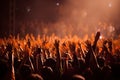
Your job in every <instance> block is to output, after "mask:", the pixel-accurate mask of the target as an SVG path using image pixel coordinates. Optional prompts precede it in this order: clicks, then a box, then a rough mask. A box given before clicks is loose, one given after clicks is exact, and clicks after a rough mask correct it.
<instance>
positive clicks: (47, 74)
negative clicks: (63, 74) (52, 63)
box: [41, 66, 54, 80]
mask: <svg viewBox="0 0 120 80" xmlns="http://www.w3.org/2000/svg"><path fill="white" fill-rule="evenodd" d="M41 76H42V77H43V79H44V80H53V79H54V75H53V70H52V68H51V67H46V66H44V67H43V68H42V69H41Z"/></svg>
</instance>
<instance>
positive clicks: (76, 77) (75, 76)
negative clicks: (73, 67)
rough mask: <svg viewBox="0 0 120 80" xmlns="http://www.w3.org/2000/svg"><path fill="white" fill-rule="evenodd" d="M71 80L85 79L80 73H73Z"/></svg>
mask: <svg viewBox="0 0 120 80" xmlns="http://www.w3.org/2000/svg"><path fill="white" fill-rule="evenodd" d="M71 80H85V78H84V77H83V76H81V75H78V74H75V75H73V76H72V79H71Z"/></svg>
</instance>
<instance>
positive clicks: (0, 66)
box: [0, 60, 9, 79]
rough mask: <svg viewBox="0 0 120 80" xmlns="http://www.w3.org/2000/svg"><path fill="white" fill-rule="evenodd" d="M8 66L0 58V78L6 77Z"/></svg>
mask: <svg viewBox="0 0 120 80" xmlns="http://www.w3.org/2000/svg"><path fill="white" fill-rule="evenodd" d="M8 73H9V67H8V65H7V63H6V62H4V61H1V60H0V79H5V78H6V77H8Z"/></svg>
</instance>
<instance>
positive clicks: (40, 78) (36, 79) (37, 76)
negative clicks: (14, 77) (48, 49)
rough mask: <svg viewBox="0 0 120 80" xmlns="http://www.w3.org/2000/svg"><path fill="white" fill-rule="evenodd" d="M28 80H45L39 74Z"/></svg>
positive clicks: (32, 75) (31, 76)
mask: <svg viewBox="0 0 120 80" xmlns="http://www.w3.org/2000/svg"><path fill="white" fill-rule="evenodd" d="M27 80H43V78H42V76H41V75H39V74H31V75H30V76H29V77H28V78H27Z"/></svg>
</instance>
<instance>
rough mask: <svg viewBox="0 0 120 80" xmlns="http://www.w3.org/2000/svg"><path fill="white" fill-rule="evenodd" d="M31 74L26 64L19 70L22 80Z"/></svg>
mask: <svg viewBox="0 0 120 80" xmlns="http://www.w3.org/2000/svg"><path fill="white" fill-rule="evenodd" d="M31 74H32V71H31V68H30V66H29V65H27V64H24V65H23V66H22V67H21V69H20V75H21V76H22V77H23V78H26V77H28V76H29V75H31Z"/></svg>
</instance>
